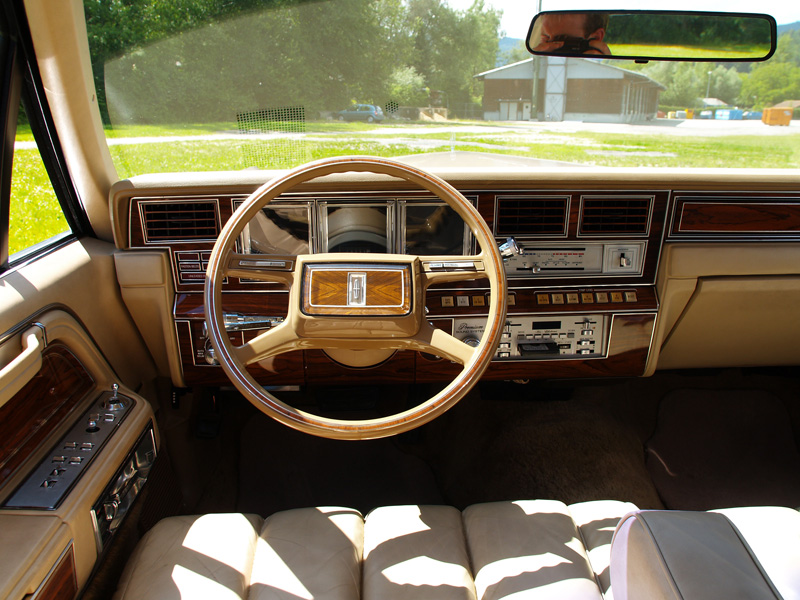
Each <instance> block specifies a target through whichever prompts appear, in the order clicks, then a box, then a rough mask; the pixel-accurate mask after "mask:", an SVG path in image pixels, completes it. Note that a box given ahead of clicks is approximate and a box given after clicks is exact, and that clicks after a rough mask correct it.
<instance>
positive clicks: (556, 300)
mask: <svg viewBox="0 0 800 600" xmlns="http://www.w3.org/2000/svg"><path fill="white" fill-rule="evenodd" d="M553 304H564V294H553Z"/></svg>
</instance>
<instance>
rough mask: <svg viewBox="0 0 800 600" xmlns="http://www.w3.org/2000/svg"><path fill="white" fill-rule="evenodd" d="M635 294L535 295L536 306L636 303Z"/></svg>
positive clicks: (577, 293) (569, 293)
mask: <svg viewBox="0 0 800 600" xmlns="http://www.w3.org/2000/svg"><path fill="white" fill-rule="evenodd" d="M636 301H638V297H637V295H636V292H568V293H556V294H536V303H537V304H608V303H609V302H614V303H618V302H636Z"/></svg>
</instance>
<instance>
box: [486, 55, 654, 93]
mask: <svg viewBox="0 0 800 600" xmlns="http://www.w3.org/2000/svg"><path fill="white" fill-rule="evenodd" d="M567 61H569V62H570V63H573V64H575V63H577V64H578V65H580V66H581V67H582V68H583V69H590V70H596V71H598V72H600V71H605V72H606V74H607V75H610V74H612V73H613V74H617V75H618V77H617V78H621V77H619V76H623V77H627V78H630V79H638V80H639V81H641V82H642V83H650V84H652V85H655V86H657V87H659V88H661V89H662V90H665V89H667V88H666V86H664V85H663V84H661V83H659V82H658V81H656V80H654V79H651V78H650V77H648V76H647V75H643V74H642V73H639V72H637V71H630V70H628V69H623V68H621V67H615V66H614V65H610V64H608V63H605V62H601V61H598V60H596V59H590V58H580V57H569V58H567ZM532 63H533V57H531V58H526V59H525V60H521V61H519V62H515V63H511V64H509V65H503V66H502V67H496V68H494V69H490V70H488V71H484V72H483V73H478V74H477V75H475V77H476V78H477V79H486V78H487V77H488V78H489V79H533V69H532V68H531V67H530V66H529V65H532ZM515 71H516V72H515ZM503 75H506V77H503Z"/></svg>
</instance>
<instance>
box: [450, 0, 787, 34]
mask: <svg viewBox="0 0 800 600" xmlns="http://www.w3.org/2000/svg"><path fill="white" fill-rule="evenodd" d="M541 1H542V10H573V9H590V8H594V9H597V8H607V9H626V8H628V9H639V10H646V9H652V8H653V3H652V1H647V0H638V1H637V0H616V1H606V2H600V1H599V0H593V1H592V0H541ZM472 2H473V0H448V3H449V4H450V6H452V7H453V8H456V9H458V10H466V9H468V8H469V7H470V6H471V5H472ZM484 3H485V5H486V6H487V7H489V6H491V7H494V8H497V9H502V10H503V20H502V22H501V23H500V25H501V28H502V29H503V31H505V33H506V35H507V36H508V37H512V38H524V37H525V36H526V35H527V33H528V25H530V22H531V19H532V18H533V16H534V15H535V14H536V10H537V6H538V0H484ZM669 9H670V10H725V11H728V12H747V13H752V12H766V13H768V14H771V15H772V16H773V17H775V20H776V21H777V22H778V25H783V24H786V23H794V22H796V21H800V2H799V1H798V0H789V1H787V0H763V1H762V2H755V1H754V0H725V1H724V2H722V1H720V0H716V1H714V0H670V2H669Z"/></svg>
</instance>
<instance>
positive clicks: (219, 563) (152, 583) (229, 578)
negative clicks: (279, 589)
mask: <svg viewBox="0 0 800 600" xmlns="http://www.w3.org/2000/svg"><path fill="white" fill-rule="evenodd" d="M260 529H261V518H260V517H256V516H249V515H241V514H211V515H203V516H181V517H172V518H170V519H165V520H163V521H160V522H159V523H158V524H156V526H155V527H153V529H151V530H150V531H149V532H148V533H147V534H146V535H145V536H144V537H143V538H142V540H141V541H140V542H139V544H138V546H137V547H136V550H135V552H134V554H133V556H131V558H130V560H129V561H128V566H127V567H126V569H125V572H124V573H123V575H122V578H121V580H120V583H119V585H118V587H117V593H116V594H115V595H114V598H115V600H139V599H145V598H159V599H162V600H172V599H175V600H180V599H181V598H204V599H211V600H238V599H241V598H246V597H247V588H248V585H249V583H250V577H249V576H250V569H251V566H252V563H253V557H254V554H255V549H256V540H257V539H258V531H259V530H260Z"/></svg>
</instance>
